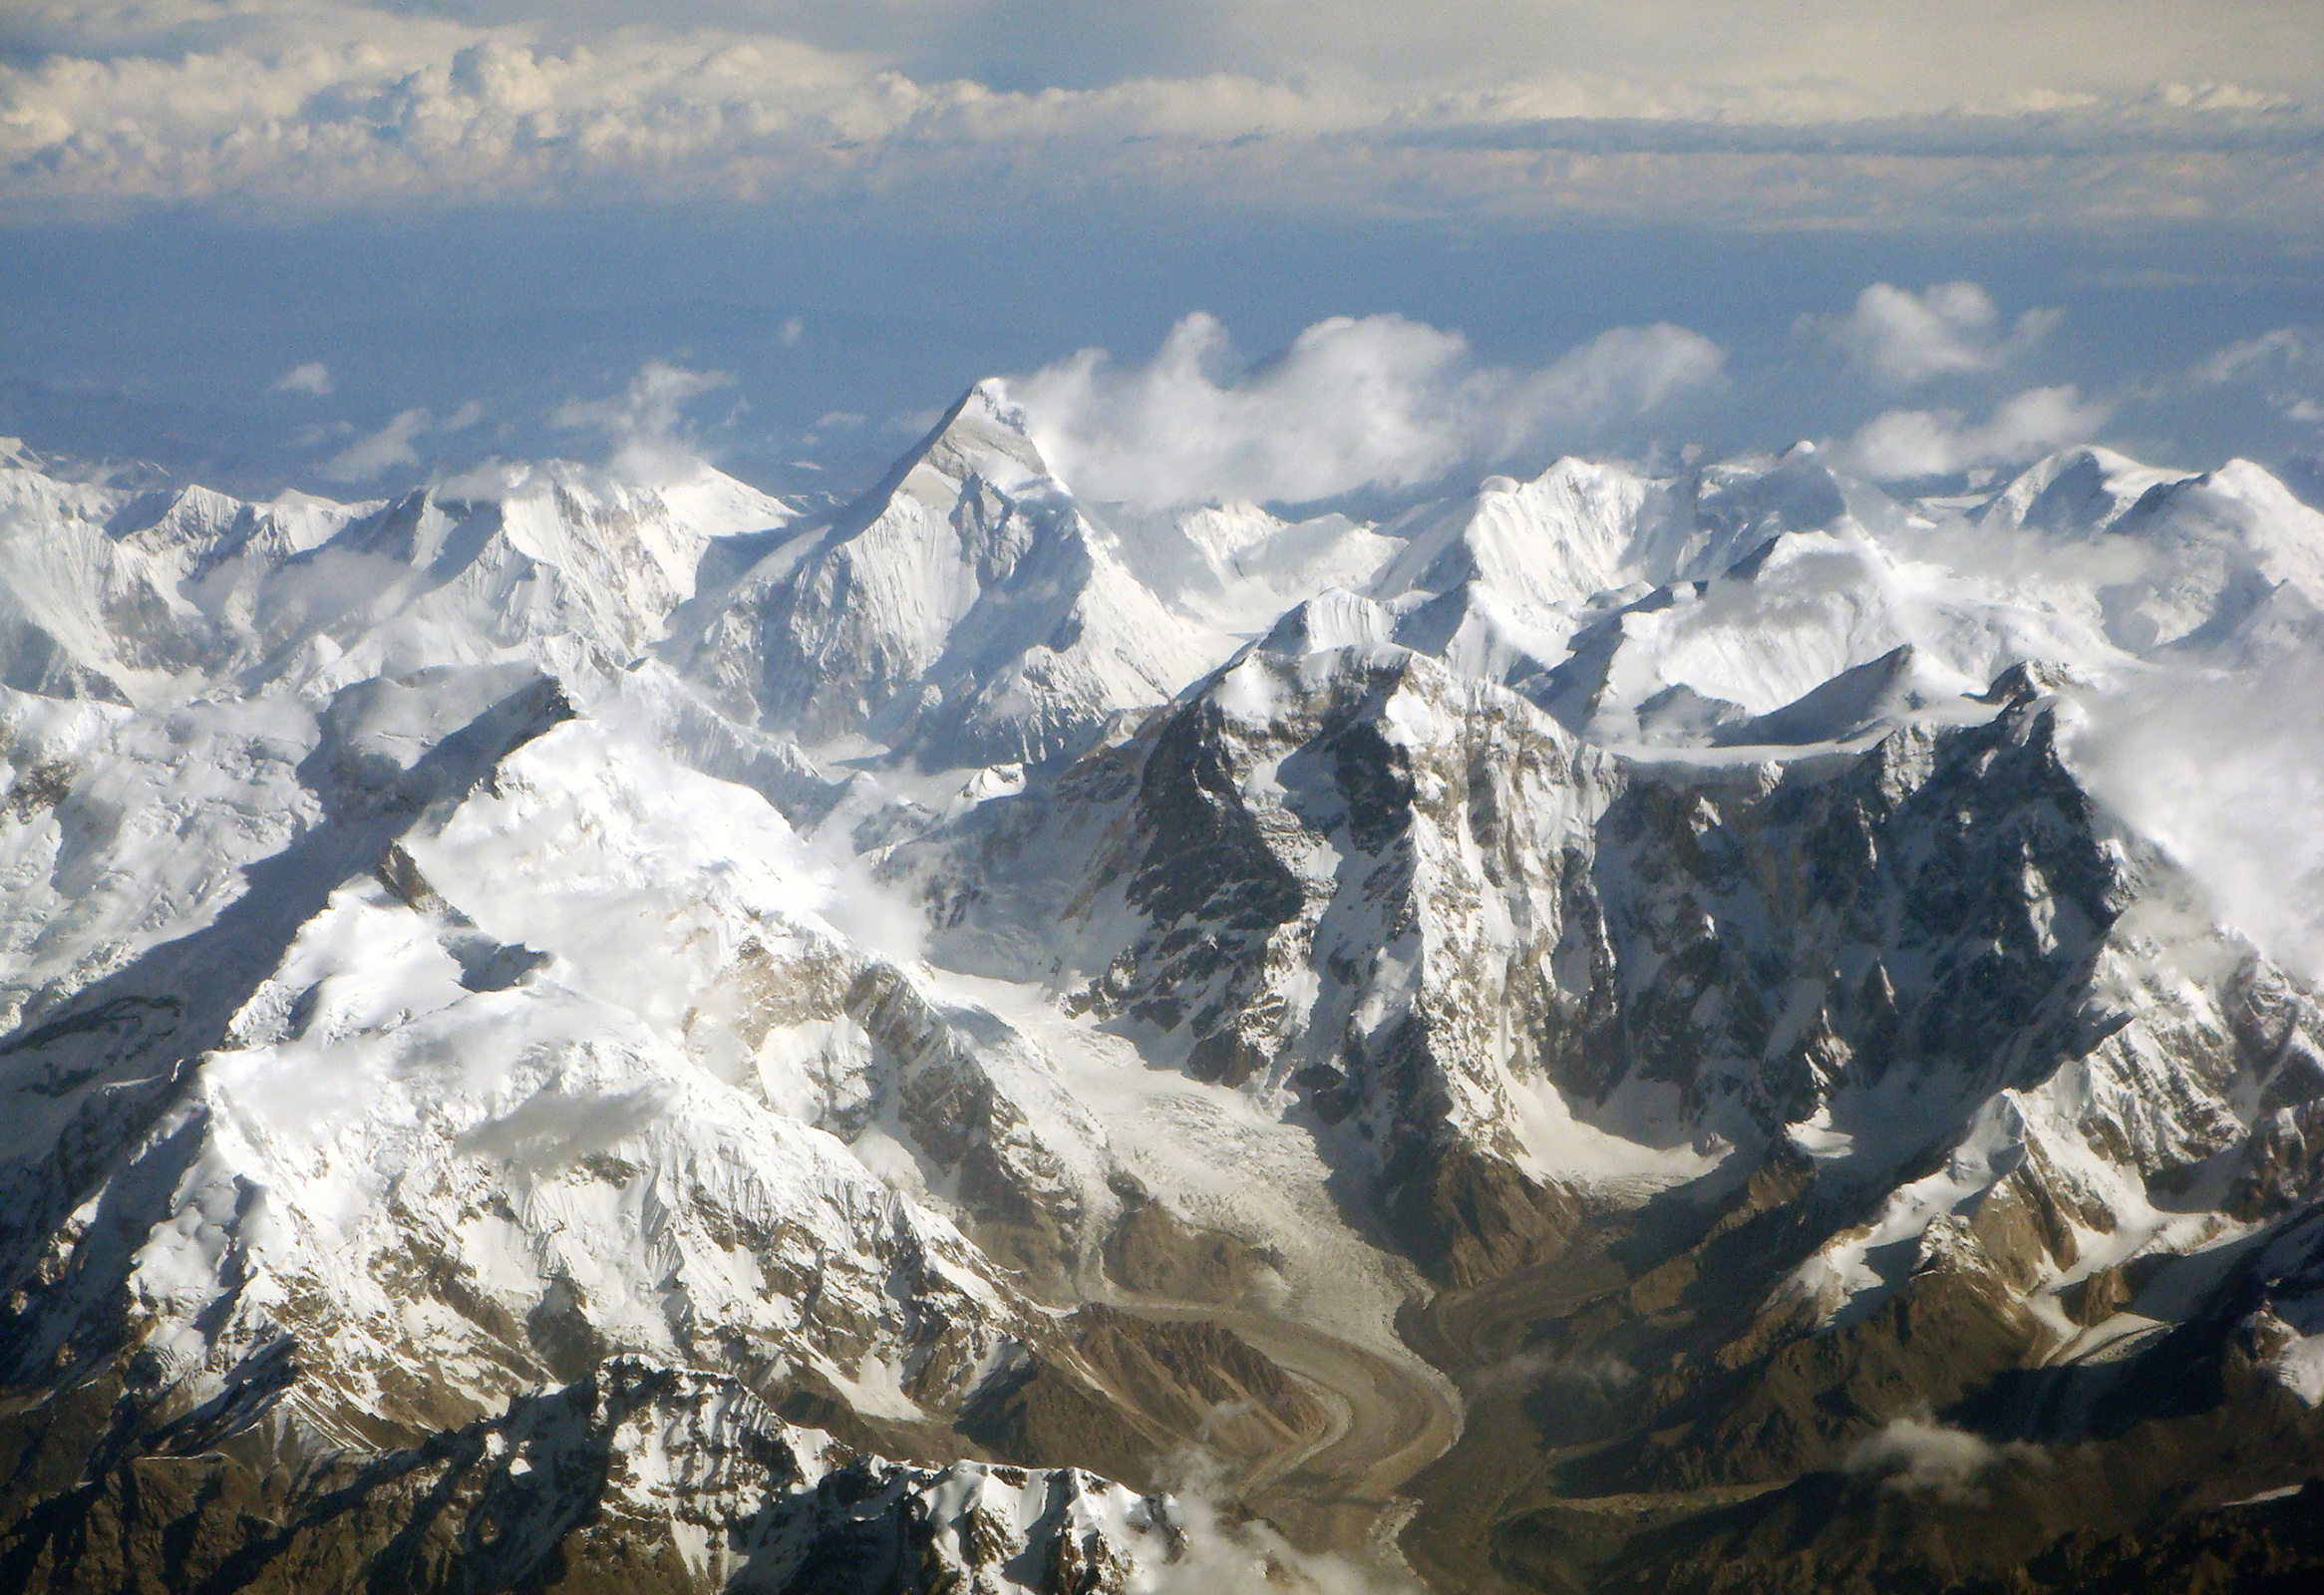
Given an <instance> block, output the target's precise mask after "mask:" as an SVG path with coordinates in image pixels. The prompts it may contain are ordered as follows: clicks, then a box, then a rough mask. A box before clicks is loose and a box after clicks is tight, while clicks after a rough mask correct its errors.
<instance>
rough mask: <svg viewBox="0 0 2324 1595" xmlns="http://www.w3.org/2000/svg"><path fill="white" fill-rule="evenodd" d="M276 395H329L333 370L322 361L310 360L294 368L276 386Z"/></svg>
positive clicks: (284, 374)
mask: <svg viewBox="0 0 2324 1595" xmlns="http://www.w3.org/2000/svg"><path fill="white" fill-rule="evenodd" d="M274 391H275V392H276V393H311V394H316V395H321V394H327V393H329V392H330V391H331V368H330V367H328V366H326V365H324V364H323V363H322V362H321V361H320V360H310V361H308V362H307V363H306V364H305V365H303V366H293V367H291V368H290V369H289V370H288V371H286V372H284V373H283V374H282V376H281V378H280V379H279V380H277V381H276V383H275V384H274Z"/></svg>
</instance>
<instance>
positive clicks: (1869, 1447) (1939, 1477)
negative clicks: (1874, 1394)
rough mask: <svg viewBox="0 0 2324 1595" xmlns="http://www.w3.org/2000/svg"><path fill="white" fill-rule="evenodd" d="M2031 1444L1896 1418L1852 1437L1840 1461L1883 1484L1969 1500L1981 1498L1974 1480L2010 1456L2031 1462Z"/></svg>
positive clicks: (2035, 1451) (1928, 1421)
mask: <svg viewBox="0 0 2324 1595" xmlns="http://www.w3.org/2000/svg"><path fill="white" fill-rule="evenodd" d="M2040 1454H2041V1452H2040V1449H2039V1448H2038V1447H2036V1446H2032V1445H2026V1444H2023V1443H2019V1442H2014V1441H2013V1442H2011V1443H2010V1444H2007V1445H1997V1444H1995V1443H1994V1442H1993V1441H1991V1440H1989V1439H1986V1438H1984V1437H1983V1436H1981V1435H1972V1434H1970V1433H1969V1432H1968V1431H1966V1430H1960V1429H1951V1428H1947V1427H1946V1426H1945V1425H1943V1424H1939V1423H1937V1422H1935V1421H1934V1420H1932V1419H1929V1418H1926V1417H1921V1418H1898V1419H1895V1420H1892V1421H1891V1422H1890V1423H1889V1424H1888V1426H1887V1427H1886V1428H1885V1429H1883V1430H1881V1431H1880V1432H1879V1433H1878V1434H1876V1435H1869V1436H1867V1437H1866V1438H1864V1439H1862V1440H1860V1441H1858V1442H1857V1443H1856V1444H1855V1446H1854V1447H1853V1448H1852V1449H1850V1450H1849V1451H1848V1453H1847V1455H1846V1457H1845V1458H1843V1460H1842V1462H1841V1466H1842V1467H1843V1468H1845V1469H1846V1471H1848V1472H1851V1473H1856V1474H1860V1475H1867V1476H1870V1477H1875V1478H1878V1479H1880V1480H1881V1481H1882V1485H1883V1487H1884V1488H1888V1489H1893V1490H1898V1491H1901V1492H1905V1493H1909V1494H1919V1495H1932V1496H1935V1497H1936V1498H1938V1499H1940V1500H1950V1501H1955V1502H1962V1503H1970V1502H1975V1501H1977V1500H1980V1499H1982V1498H1983V1496H1982V1492H1981V1491H1980V1490H1978V1488H1977V1487H1976V1486H1977V1484H1978V1481H1979V1480H1980V1479H1982V1478H1984V1477H1985V1476H1986V1475H1987V1474H1989V1473H1991V1472H1992V1471H1993V1470H1994V1469H1996V1468H1998V1467H2000V1466H2001V1465H2002V1464H2003V1463H2004V1462H2007V1461H2010V1460H2012V1459H2024V1460H2033V1459H2035V1458H2038V1457H2039V1456H2040Z"/></svg>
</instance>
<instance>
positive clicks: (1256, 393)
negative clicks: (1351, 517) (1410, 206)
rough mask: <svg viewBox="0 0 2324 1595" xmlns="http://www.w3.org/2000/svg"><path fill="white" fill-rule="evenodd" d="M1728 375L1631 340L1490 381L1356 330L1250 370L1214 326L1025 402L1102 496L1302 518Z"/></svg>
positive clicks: (1075, 478) (1344, 327)
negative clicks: (1293, 510)
mask: <svg viewBox="0 0 2324 1595" xmlns="http://www.w3.org/2000/svg"><path fill="white" fill-rule="evenodd" d="M1722 359H1723V356H1722V352H1721V350H1720V348H1719V346H1718V345H1716V344H1714V343H1712V342H1711V341H1710V340H1709V339H1707V338H1703V337H1700V336H1698V335H1697V334H1695V333H1692V332H1688V331H1686V330H1685V329H1684V328H1680V327H1672V326H1653V327H1619V328H1615V329H1613V330H1612V331H1609V332H1606V333H1602V334H1600V335H1599V336H1598V337H1596V338H1594V339H1592V340H1591V341H1590V342H1589V343H1586V344H1584V345H1582V346H1581V347H1580V348H1578V349H1575V350H1573V351H1572V352H1571V353H1569V354H1567V355H1565V356H1564V357H1563V358H1562V359H1559V360H1557V361H1556V362H1554V363H1552V364H1551V365H1548V366H1546V367H1543V368H1540V369H1538V370H1535V371H1530V372H1520V371H1510V370H1505V369H1501V368H1497V367H1491V366H1483V365H1480V364H1478V363H1477V361H1476V360H1475V359H1474V358H1473V356H1472V354H1471V351H1470V348H1469V343H1468V340H1467V339H1465V338H1463V337H1462V336H1461V334H1459V333H1457V332H1447V331H1443V330H1441V329H1439V328H1436V327H1431V326H1428V325H1426V324H1425V323H1422V322H1417V321H1410V320H1407V319H1405V318H1404V317H1402V316H1366V317H1361V318H1353V317H1345V316H1341V317H1334V318H1332V319H1330V320H1328V321H1319V322H1317V323H1316V324H1315V325H1313V326H1311V327H1309V328H1307V329H1306V330H1305V331H1304V332H1302V333H1300V334H1299V336H1298V337H1296V338H1295V339H1293V340H1292V342H1291V345H1290V347H1289V348H1287V349H1286V350H1284V351H1283V352H1282V353H1281V354H1280V355H1278V356H1276V357H1275V358H1273V359H1270V360H1267V361H1263V362H1261V363H1260V364H1258V365H1256V366H1253V367H1250V368H1248V369H1244V368H1243V367H1242V364H1241V362H1240V360H1239V359H1238V358H1237V356H1236V354H1235V351H1234V347H1233V343H1232V340H1231V339H1229V337H1228V336H1227V332H1226V329H1225V328H1224V327H1223V326H1222V325H1221V324H1220V323H1219V322H1218V321H1217V319H1216V318H1214V317H1212V316H1208V315H1204V314H1199V313H1197V314H1194V315H1190V316H1187V317H1185V318H1183V319H1182V320H1180V321H1179V322H1178V324H1177V325H1176V326H1174V327H1173V328H1171V329H1170V333H1169V335H1168V337H1166V338H1165V339H1164V340H1163V341H1162V348H1161V349H1160V350H1159V351H1157V353H1156V354H1155V356H1154V358H1153V359H1152V360H1150V361H1148V362H1146V363H1145V364H1143V365H1130V366H1125V365H1121V364H1118V363H1116V362H1115V361H1114V360H1113V358H1112V357H1111V356H1109V355H1108V354H1107V353H1106V352H1105V351H1103V350H1097V349H1089V350H1084V351H1082V352H1081V353H1080V354H1078V355H1075V356H1073V357H1072V358H1070V359H1068V360H1064V361H1061V362H1059V363H1058V364H1056V365H1053V366H1049V367H1046V368H1044V369H1042V370H1040V371H1037V372H1034V373H1033V374H1032V375H1030V376H1026V377H1020V378H1017V379H1015V380H1013V381H1012V382H1011V383H1010V384H1009V392H1010V395H1011V397H1012V398H1014V399H1016V400H1017V401H1018V402H1019V403H1021V404H1022V405H1023V406H1024V407H1025V410H1026V413H1027V417H1028V419H1029V422H1030V424H1031V426H1032V428H1033V431H1034V435H1035V438H1036V440H1037V441H1038V442H1039V443H1040V445H1041V447H1042V450H1043V452H1044V454H1046V455H1047V456H1048V457H1049V459H1050V461H1051V462H1052V463H1053V464H1054V465H1055V466H1057V467H1058V469H1059V470H1060V471H1061V472H1062V473H1063V474H1064V476H1065V477H1066V478H1067V479H1068V480H1070V481H1072V482H1073V483H1074V484H1075V486H1076V488H1077V489H1078V490H1080V491H1083V492H1087V493H1089V494H1091V495H1092V496H1094V497H1097V498H1101V499H1113V500H1120V501H1126V502H1132V503H1138V504H1145V505H1160V504H1168V503H1180V502H1188V501H1193V500H1199V499H1208V498H1248V499H1256V500H1259V501H1269V500H1291V501H1300V500H1309V499H1316V498H1326V497H1330V496H1333V495H1335V494H1338V493H1344V492H1349V491H1353V490H1355V489H1358V488H1362V487H1369V486H1386V487H1395V486H1407V485H1412V484H1415V483H1420V482H1426V481H1431V480H1434V479H1436V478H1440V477H1442V476H1444V475H1446V474H1447V473H1448V472H1450V471H1452V470H1453V469H1454V468H1455V467H1457V466H1462V465H1488V464H1492V463H1494V462H1497V461H1501V460H1506V459H1509V458H1512V457H1514V456H1517V455H1519V454H1524V453H1528V452H1539V451H1542V450H1545V449H1549V448H1554V447H1556V446H1558V445H1560V444H1562V443H1567V442H1574V443H1579V442H1585V441H1588V440H1590V439H1593V438H1598V437H1603V436H1605V435H1607V433H1608V432H1609V431H1612V430H1616V429H1619V428H1621V427H1622V426H1624V425H1625V424H1629V423H1635V422H1637V421H1638V420H1639V419H1640V418H1641V417H1644V416H1647V415H1650V414H1652V413H1654V412H1655V411H1657V410H1659V409H1660V408H1662V407H1663V406H1665V405H1666V404H1668V403H1669V402H1670V401H1672V400H1673V399H1675V398H1677V397H1679V396H1680V395H1683V394H1686V393H1689V392H1691V391H1694V390H1698V389H1701V388H1704V387H1707V386H1709V385H1711V384H1713V383H1716V382H1717V381H1718V380H1719V379H1720V377H1721V370H1722Z"/></svg>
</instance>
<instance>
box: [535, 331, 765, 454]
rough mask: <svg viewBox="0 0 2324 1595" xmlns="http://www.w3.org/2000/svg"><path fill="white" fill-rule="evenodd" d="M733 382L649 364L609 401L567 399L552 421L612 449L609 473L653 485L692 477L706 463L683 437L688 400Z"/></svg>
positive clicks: (721, 375) (715, 374)
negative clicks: (602, 441) (598, 439)
mask: <svg viewBox="0 0 2324 1595" xmlns="http://www.w3.org/2000/svg"><path fill="white" fill-rule="evenodd" d="M733 383H734V378H733V377H732V376H730V375H728V374H727V373H726V372H723V371H689V370H687V369H686V368H685V367H684V366H678V365H672V364H671V363H670V362H669V361H667V360H660V359H655V360H648V361H647V362H646V363H645V364H644V365H642V366H640V367H638V370H637V375H635V376H633V377H631V378H630V379H629V386H628V387H627V388H625V389H623V390H622V392H621V393H619V394H617V395H615V396H614V397H612V398H610V399H568V400H566V401H565V402H564V403H563V404H561V405H559V406H557V408H556V411H555V413H554V414H552V415H551V416H550V417H549V421H550V424H551V425H553V426H558V427H566V428H572V429H576V430H583V431H589V432H594V433H597V434H598V435H599V436H601V437H603V438H604V439H605V440H606V442H607V443H609V444H610V445H612V457H611V459H610V460H608V461H607V467H608V469H610V470H612V471H613V472H615V473H616V474H618V475H620V476H623V477H627V478H630V479H631V480H633V481H638V482H643V483H646V484H649V485H651V484H654V483H658V482H664V481H668V480H671V479H672V478H678V477H683V476H685V475H687V474H688V473H689V472H691V471H692V470H693V469H694V467H695V466H696V465H697V464H698V463H699V462H700V460H701V456H700V455H699V454H698V453H697V452H696V450H695V449H694V448H693V447H692V445H691V444H690V443H689V442H688V440H687V439H686V436H685V432H684V426H683V416H682V412H683V410H684V407H685V405H686V403H687V401H688V400H691V399H698V398H700V397H701V396H702V395H704V394H706V393H712V392H715V391H716V390H718V389H720V388H726V387H731V386H732V385H733Z"/></svg>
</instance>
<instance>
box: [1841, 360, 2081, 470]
mask: <svg viewBox="0 0 2324 1595" xmlns="http://www.w3.org/2000/svg"><path fill="white" fill-rule="evenodd" d="M2113 414H2114V411H2113V407H2112V406H2110V405H2108V404H2106V403H2105V402H2103V401H2101V400H2096V399H2085V398H2083V397H2082V392H2081V390H2080V389H2078V388H2076V387H2075V386H2074V385H2073V384H2072V383H2068V384H2065V385H2064V386H2062V387H2056V388H2029V389H2027V390H2026V391H2025V392H2024V393H2021V394H2018V395H2016V396H2015V397H2014V398H2011V399H2006V400H2004V401H2002V403H2001V404H2000V405H1998V406H1997V407H1995V409H1994V411H1993V413H1992V414H1991V415H1990V416H1988V417H1986V418H1985V420H1983V421H1981V422H1974V423H1973V422H1971V421H1970V420H1969V419H1968V418H1967V417H1966V416H1965V415H1963V414H1962V413H1961V412H1960V411H1957V410H1890V411H1887V412H1884V413H1883V414H1881V415H1878V416H1875V417H1873V418H1872V419H1871V420H1870V421H1868V422H1866V423H1865V424H1864V425H1863V426H1862V427H1861V428H1860V429H1858V431H1857V432H1856V434H1855V436H1854V437H1852V438H1850V439H1848V441H1847V442H1846V444H1844V445H1843V446H1842V447H1841V449H1840V451H1839V457H1840V460H1841V463H1842V464H1843V465H1844V466H1845V467H1846V468H1847V469H1848V470H1851V471H1855V472H1858V473H1860V474H1862V475H1863V476H1866V477H1869V478H1873V479H1874V480H1876V481H1897V480H1902V479H1905V478H1912V477H1941V476H1948V475H1950V474H1952V473H1953V472H1956V471H1966V470H1969V469H1970V468H1971V467H1975V466H2013V465H2022V464H2024V463H2025V462H2027V461H2029V460H2033V459H2035V458H2037V457H2039V456H2041V455H2045V454H2048V453H2050V452H2051V451H2052V450H2055V449H2063V448H2066V447H2068V446H2069V445H2072V444H2078V443H2088V442H2089V441H2090V440H2091V439H2092V438H2093V437H2095V436H2096V435H2097V433H2098V431H2099V429H2100V428H2101V427H2104V426H2105V425H2106V424H2107V421H2108V419H2109V418H2110V417H2111V416H2112V415H2113Z"/></svg>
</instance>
